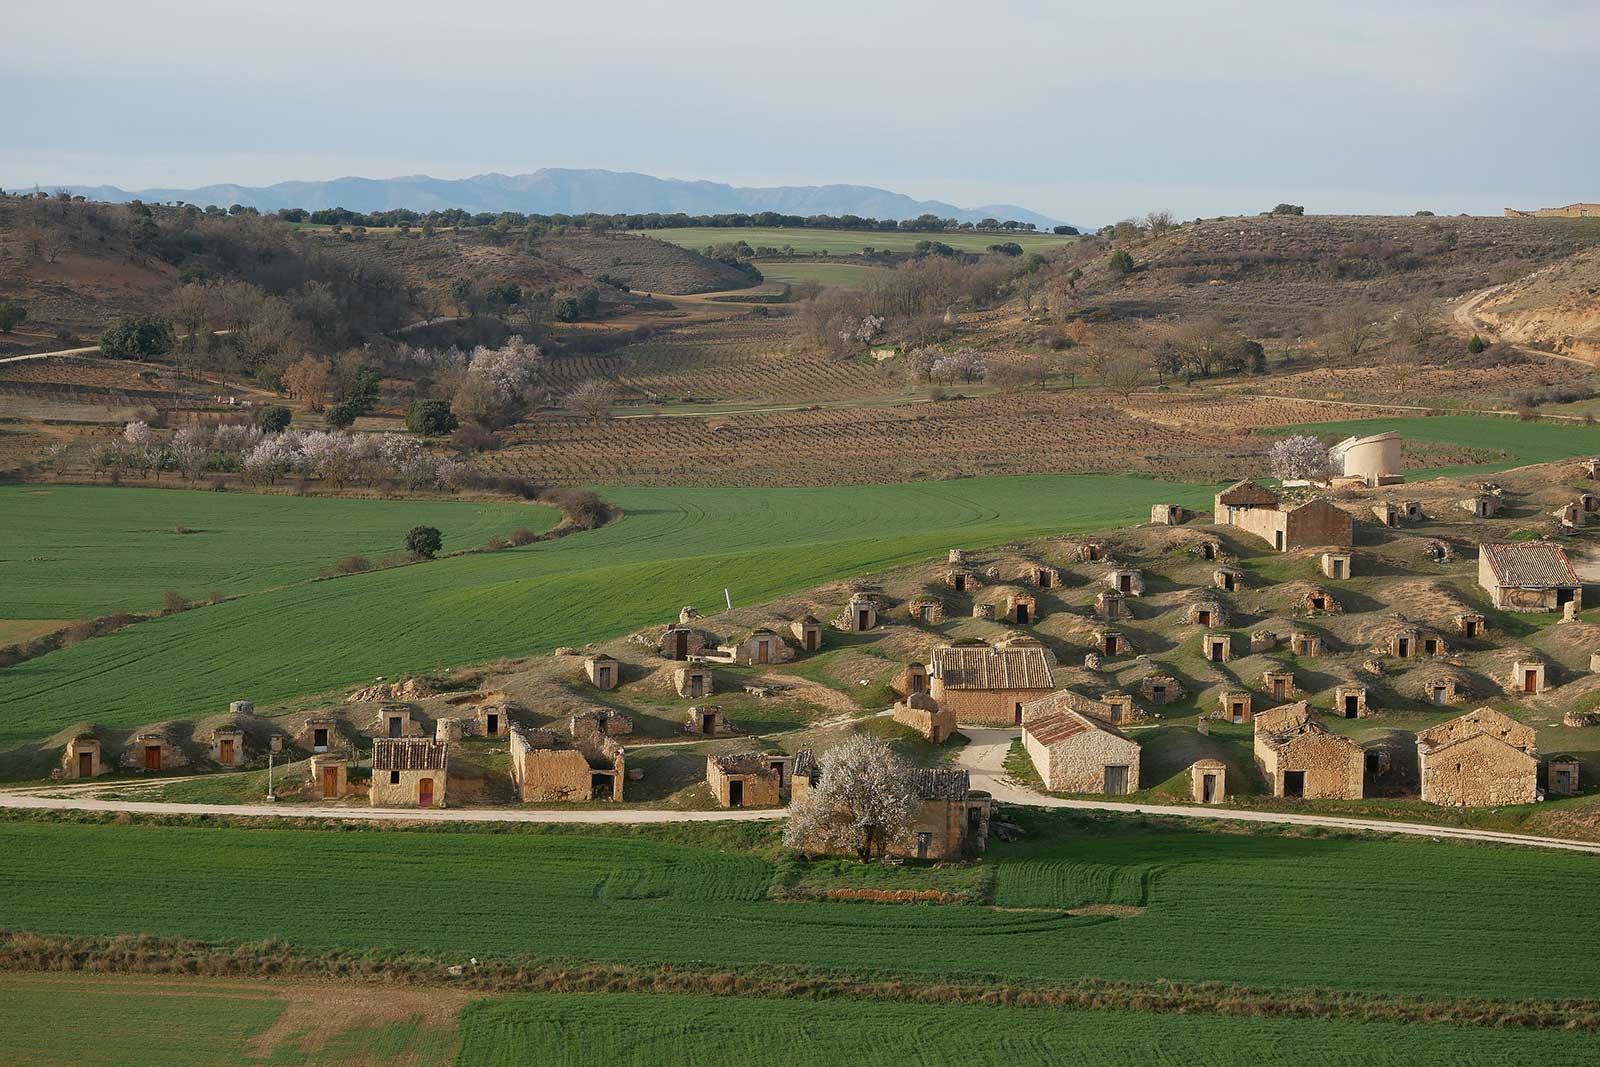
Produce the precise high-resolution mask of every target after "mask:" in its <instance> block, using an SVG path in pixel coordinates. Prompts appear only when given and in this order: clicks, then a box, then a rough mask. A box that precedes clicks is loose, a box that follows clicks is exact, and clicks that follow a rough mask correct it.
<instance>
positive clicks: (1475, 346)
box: [1467, 334, 1489, 355]
mask: <svg viewBox="0 0 1600 1067" xmlns="http://www.w3.org/2000/svg"><path fill="white" fill-rule="evenodd" d="M1488 347H1489V346H1488V345H1486V344H1484V343H1483V338H1482V337H1479V336H1478V335H1477V334H1473V335H1472V340H1470V341H1468V342H1467V351H1468V352H1471V353H1472V354H1473V355H1477V354H1478V353H1479V352H1482V351H1483V350H1484V349H1485V348H1488Z"/></svg>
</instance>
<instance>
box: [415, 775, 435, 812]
mask: <svg viewBox="0 0 1600 1067" xmlns="http://www.w3.org/2000/svg"><path fill="white" fill-rule="evenodd" d="M417 803H418V804H419V805H421V806H422V807H424V808H431V807H433V779H432V778H423V779H421V780H420V781H418V782H417Z"/></svg>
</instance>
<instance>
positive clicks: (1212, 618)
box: [1183, 600, 1228, 630]
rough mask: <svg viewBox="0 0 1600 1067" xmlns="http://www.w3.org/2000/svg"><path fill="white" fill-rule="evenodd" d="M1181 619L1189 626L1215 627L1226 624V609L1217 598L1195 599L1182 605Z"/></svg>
mask: <svg viewBox="0 0 1600 1067" xmlns="http://www.w3.org/2000/svg"><path fill="white" fill-rule="evenodd" d="M1183 621H1184V622H1185V623H1188V624H1189V625H1191V626H1203V627H1205V628H1206V629H1208V630H1210V629H1215V628H1218V627H1222V626H1226V625H1228V609H1227V608H1226V607H1224V606H1223V605H1222V603H1221V602H1220V601H1217V600H1196V601H1193V602H1192V603H1190V604H1187V605H1185V606H1184V609H1183Z"/></svg>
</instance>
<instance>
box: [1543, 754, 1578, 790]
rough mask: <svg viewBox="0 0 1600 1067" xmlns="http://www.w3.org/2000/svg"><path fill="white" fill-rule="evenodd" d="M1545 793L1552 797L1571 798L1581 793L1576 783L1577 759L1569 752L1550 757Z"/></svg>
mask: <svg viewBox="0 0 1600 1067" xmlns="http://www.w3.org/2000/svg"><path fill="white" fill-rule="evenodd" d="M1545 791H1546V792H1548V793H1550V794H1551V795H1552V796H1563V797H1571V796H1577V795H1578V793H1579V792H1580V791H1581V787H1580V785H1579V783H1578V757H1576V756H1574V755H1572V754H1571V753H1570V752H1562V753H1559V754H1558V755H1554V756H1551V757H1550V767H1549V772H1548V777H1547V778H1546V781H1545Z"/></svg>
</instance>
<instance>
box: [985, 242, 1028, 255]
mask: <svg viewBox="0 0 1600 1067" xmlns="http://www.w3.org/2000/svg"><path fill="white" fill-rule="evenodd" d="M989 251H991V252H998V253H999V254H1000V255H1002V256H1020V255H1022V246H1021V245H1019V244H1017V242H1015V241H1004V242H1002V243H1000V244H997V245H990V246H989Z"/></svg>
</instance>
